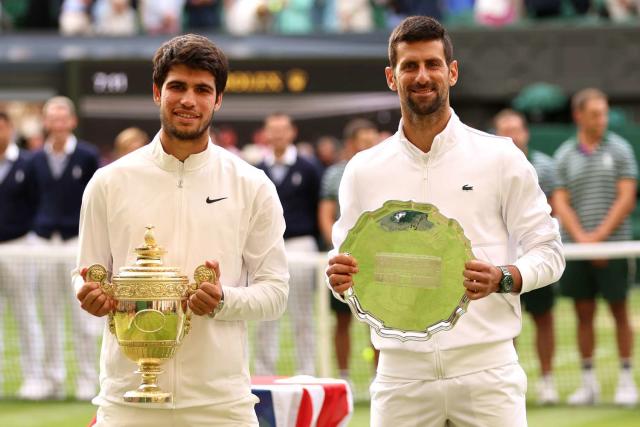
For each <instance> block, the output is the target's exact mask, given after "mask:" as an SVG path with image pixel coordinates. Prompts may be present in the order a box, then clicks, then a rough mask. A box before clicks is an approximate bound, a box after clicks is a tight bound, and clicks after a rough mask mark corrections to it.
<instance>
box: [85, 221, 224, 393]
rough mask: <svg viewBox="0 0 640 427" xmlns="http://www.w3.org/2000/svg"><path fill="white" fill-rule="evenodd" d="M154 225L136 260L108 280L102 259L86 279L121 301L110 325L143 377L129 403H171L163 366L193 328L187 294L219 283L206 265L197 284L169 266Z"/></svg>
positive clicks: (197, 275) (200, 269) (196, 275)
mask: <svg viewBox="0 0 640 427" xmlns="http://www.w3.org/2000/svg"><path fill="white" fill-rule="evenodd" d="M152 230H153V227H152V226H148V227H147V231H146V232H145V235H144V241H145V243H144V245H142V246H140V247H138V248H136V249H135V252H136V255H137V259H136V262H135V265H132V266H126V267H122V268H120V271H119V273H118V275H116V276H113V277H112V279H111V282H109V281H108V272H107V270H106V268H105V267H103V266H102V265H100V264H94V265H92V266H90V267H89V268H88V270H87V274H86V281H87V282H97V283H99V284H100V287H101V288H102V290H103V291H104V292H105V293H106V294H107V295H109V296H110V297H112V298H113V299H114V300H115V302H116V307H115V309H114V310H113V311H112V312H111V313H109V330H110V331H111V333H113V334H114V335H115V336H116V339H117V340H118V344H119V345H120V348H121V349H122V351H123V352H124V354H125V355H126V356H127V357H128V358H129V359H131V360H132V361H134V362H136V363H137V364H138V370H137V371H136V373H138V374H141V376H142V382H141V384H140V386H139V387H138V388H137V389H136V390H131V391H128V392H126V393H125V394H124V401H125V402H137V403H166V402H171V401H172V400H173V396H172V394H171V393H170V392H165V391H163V390H162V389H161V388H160V387H159V386H158V384H157V378H158V375H159V374H161V373H162V372H163V371H162V369H161V365H162V363H163V362H165V361H166V360H168V359H170V358H172V357H173V356H174V355H175V353H176V351H177V349H178V347H180V344H181V343H182V341H183V339H184V337H185V335H186V334H187V333H188V332H189V329H190V328H191V310H190V309H189V308H188V305H187V299H188V298H189V296H190V295H191V294H193V292H195V291H196V290H197V289H198V286H200V284H201V283H202V282H210V283H213V281H214V280H215V272H214V271H213V269H210V268H208V267H206V266H204V265H200V266H198V267H197V268H196V270H195V272H194V279H195V283H191V284H190V283H189V280H188V279H187V276H183V275H181V273H180V271H179V269H178V268H174V267H167V266H164V265H163V262H162V256H163V255H164V254H165V253H166V252H165V250H164V249H163V248H161V247H159V246H158V245H157V244H156V241H155V238H154V237H153V232H152Z"/></svg>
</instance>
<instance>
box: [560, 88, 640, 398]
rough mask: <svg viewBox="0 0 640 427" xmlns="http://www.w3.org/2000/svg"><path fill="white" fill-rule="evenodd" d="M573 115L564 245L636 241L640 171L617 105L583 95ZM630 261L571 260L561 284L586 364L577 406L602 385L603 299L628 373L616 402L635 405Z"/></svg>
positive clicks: (566, 146)
mask: <svg viewBox="0 0 640 427" xmlns="http://www.w3.org/2000/svg"><path fill="white" fill-rule="evenodd" d="M571 108H572V112H573V118H574V121H575V123H576V127H577V133H576V136H575V137H573V138H571V139H569V140H568V141H566V142H564V143H563V144H562V145H561V146H560V147H559V148H558V150H557V151H556V153H555V155H554V158H555V162H556V168H557V187H556V189H555V191H554V193H553V204H554V206H553V207H554V211H555V214H556V215H557V216H558V219H559V220H560V223H561V224H562V241H563V242H575V243H596V242H607V241H609V242H610V241H623V240H631V239H632V229H631V219H630V218H629V215H630V214H631V212H632V211H633V209H634V208H635V205H636V187H637V185H636V182H637V177H638V166H637V164H636V158H635V156H634V153H633V149H632V148H631V145H630V144H629V143H628V142H627V141H625V140H624V139H623V138H622V137H620V136H618V135H616V134H614V133H613V132H610V131H607V127H608V113H609V103H608V100H607V96H606V95H605V94H604V93H603V92H601V91H599V90H597V89H584V90H582V91H580V92H578V93H576V94H575V95H574V97H573V99H572V103H571ZM628 274H629V272H628V262H627V260H625V259H609V260H607V259H596V260H589V261H567V267H566V269H565V271H564V275H563V276H562V279H561V280H560V287H561V290H562V293H563V294H564V295H566V296H568V297H570V298H572V299H573V300H574V307H575V311H576V315H577V318H578V348H579V350H580V356H581V358H582V385H581V387H580V388H578V390H576V391H575V392H574V393H573V394H571V396H569V400H568V402H569V404H571V405H593V404H594V403H597V401H598V400H599V397H600V386H599V383H598V380H597V378H596V375H595V370H594V369H593V354H594V349H595V333H594V317H595V311H596V296H597V295H598V294H600V295H602V297H603V298H604V299H605V300H606V301H607V303H608V305H609V309H610V311H611V314H612V315H613V318H614V321H615V325H616V339H617V342H618V355H619V357H620V374H619V376H618V386H617V389H616V393H615V397H614V402H615V403H616V404H619V405H625V406H631V405H635V404H636V403H637V402H638V390H637V388H636V385H635V383H634V379H633V371H632V368H631V355H632V351H633V350H632V349H633V332H632V330H631V324H630V321H629V312H628V308H627V294H628V291H629V277H628Z"/></svg>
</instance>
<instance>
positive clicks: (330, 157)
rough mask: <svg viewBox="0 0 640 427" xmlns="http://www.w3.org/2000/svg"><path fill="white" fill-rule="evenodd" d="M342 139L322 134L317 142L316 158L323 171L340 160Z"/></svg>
mask: <svg viewBox="0 0 640 427" xmlns="http://www.w3.org/2000/svg"><path fill="white" fill-rule="evenodd" d="M340 154H341V153H340V141H338V140H337V139H336V138H334V137H333V136H330V135H325V136H321V137H320V138H318V141H317V142H316V158H317V159H318V162H319V163H320V167H321V168H322V170H321V171H322V172H324V171H325V170H326V169H327V168H328V167H329V166H331V165H332V164H334V163H335V162H337V161H338V158H339V157H340Z"/></svg>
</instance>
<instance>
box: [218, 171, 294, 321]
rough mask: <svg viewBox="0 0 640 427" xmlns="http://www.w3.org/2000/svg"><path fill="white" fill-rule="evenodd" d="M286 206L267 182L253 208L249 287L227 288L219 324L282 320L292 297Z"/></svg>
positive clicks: (247, 253)
mask: <svg viewBox="0 0 640 427" xmlns="http://www.w3.org/2000/svg"><path fill="white" fill-rule="evenodd" d="M284 229H285V223H284V216H283V213H282V205H281V204H280V200H279V199H278V194H277V192H276V189H275V187H274V186H273V184H272V183H271V182H268V180H267V179H266V177H265V179H264V182H263V184H262V185H261V186H260V187H259V188H258V191H257V192H256V196H255V199H254V201H253V204H252V211H251V219H250V221H249V232H248V233H247V238H246V242H245V244H244V249H243V251H242V259H243V262H244V264H245V266H246V269H247V277H248V286H246V287H231V286H225V287H224V289H223V290H224V299H225V305H224V308H223V309H222V310H221V311H220V313H218V315H217V316H216V319H219V320H274V319H277V318H279V317H280V316H282V314H283V313H284V311H285V309H286V307H287V298H288V295H289V270H288V266H287V257H286V253H285V250H284V240H283V237H282V236H283V234H284Z"/></svg>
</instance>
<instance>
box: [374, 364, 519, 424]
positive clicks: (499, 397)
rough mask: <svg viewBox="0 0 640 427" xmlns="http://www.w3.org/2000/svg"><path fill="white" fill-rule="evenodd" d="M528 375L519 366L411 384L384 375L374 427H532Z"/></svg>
mask: <svg viewBox="0 0 640 427" xmlns="http://www.w3.org/2000/svg"><path fill="white" fill-rule="evenodd" d="M526 391H527V376H526V374H525V373H524V370H523V369H522V367H521V366H520V365H519V364H518V363H513V364H509V365H505V366H501V367H499V368H493V369H487V370H485V371H480V372H476V373H473V374H469V375H463V376H460V377H455V378H449V379H439V380H407V379H403V378H394V377H387V376H385V375H381V374H378V375H377V376H376V379H375V381H374V382H373V383H372V384H371V387H370V392H371V426H372V427H411V426H416V427H445V426H447V427H526V425H527V415H526V407H525V393H526Z"/></svg>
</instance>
